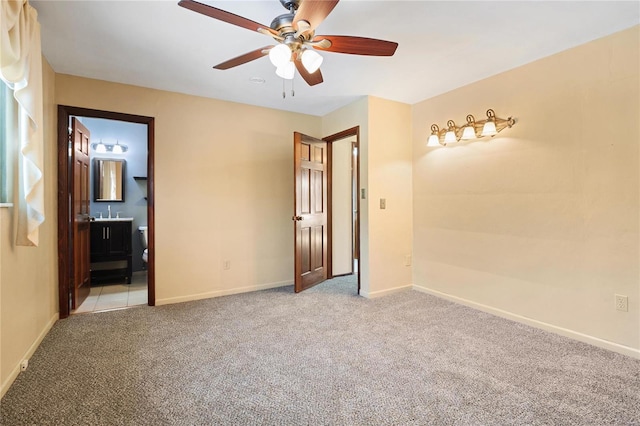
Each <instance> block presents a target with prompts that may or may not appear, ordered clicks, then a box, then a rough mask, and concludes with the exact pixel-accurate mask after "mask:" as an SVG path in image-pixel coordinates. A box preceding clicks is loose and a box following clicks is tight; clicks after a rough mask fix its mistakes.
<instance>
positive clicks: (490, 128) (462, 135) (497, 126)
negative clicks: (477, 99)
mask: <svg viewBox="0 0 640 426" xmlns="http://www.w3.org/2000/svg"><path fill="white" fill-rule="evenodd" d="M514 124H516V120H515V119H514V118H512V117H509V118H507V119H504V118H499V117H496V113H495V112H494V111H493V110H492V109H488V110H487V119H486V120H479V121H476V119H475V117H474V116H473V115H471V114H469V115H467V123H466V124H465V125H464V126H462V127H457V126H456V123H455V122H454V121H453V120H449V121H447V127H446V128H444V129H442V130H440V128H439V127H438V125H436V124H432V125H431V135H430V136H429V140H428V142H427V146H438V145H443V146H446V145H450V144H452V143H456V142H458V141H460V140H465V141H467V140H474V139H481V138H484V137H486V136H491V137H493V136H495V135H497V134H498V133H499V132H501V131H502V130H504V129H506V128H507V127H512V126H513V125H514Z"/></svg>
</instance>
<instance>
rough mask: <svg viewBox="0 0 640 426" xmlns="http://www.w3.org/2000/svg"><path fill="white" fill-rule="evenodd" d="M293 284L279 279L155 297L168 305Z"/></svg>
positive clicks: (157, 303)
mask: <svg viewBox="0 0 640 426" xmlns="http://www.w3.org/2000/svg"><path fill="white" fill-rule="evenodd" d="M288 285H293V282H291V281H280V282H276V283H268V284H258V285H251V286H246V287H238V288H232V289H228V290H216V291H208V292H206V293H198V294H190V295H188V296H179V297H168V298H166V299H156V306H159V305H170V304H173V303H182V302H192V301H194V300H202V299H211V298H213V297H220V296H230V295H232V294H240V293H248V292H250V291H259V290H268V289H270V288H277V287H285V286H288Z"/></svg>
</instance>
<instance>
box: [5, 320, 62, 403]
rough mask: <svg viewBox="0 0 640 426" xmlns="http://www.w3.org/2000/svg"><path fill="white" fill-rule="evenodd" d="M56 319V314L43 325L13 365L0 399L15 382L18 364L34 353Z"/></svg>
mask: <svg viewBox="0 0 640 426" xmlns="http://www.w3.org/2000/svg"><path fill="white" fill-rule="evenodd" d="M58 319H59V315H58V313H57V312H56V313H55V314H54V315H53V316H52V317H51V319H50V320H49V322H48V323H47V325H45V327H44V329H43V330H42V332H40V335H39V336H38V337H37V338H36V340H35V341H34V342H33V344H31V346H30V347H29V349H27V352H25V354H24V355H23V356H22V358H21V359H20V360H19V361H18V363H17V364H16V365H15V367H13V369H12V370H11V372H10V373H9V377H7V380H5V381H4V383H2V387H1V388H0V398H2V397H4V395H5V394H6V393H7V391H8V390H9V388H10V387H11V385H12V384H13V382H14V381H15V380H16V378H17V377H18V375H19V374H20V363H21V362H22V361H23V360H25V359H26V360H28V359H30V358H31V357H32V356H33V354H34V352H35V351H36V349H38V346H40V343H42V340H43V339H44V338H45V336H46V335H47V333H49V331H50V330H51V327H53V325H54V324H55V323H56V321H58Z"/></svg>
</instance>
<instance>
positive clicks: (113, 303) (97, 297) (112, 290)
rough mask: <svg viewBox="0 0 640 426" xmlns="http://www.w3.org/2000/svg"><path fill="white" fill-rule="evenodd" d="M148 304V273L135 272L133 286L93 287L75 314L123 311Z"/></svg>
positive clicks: (111, 285)
mask: <svg viewBox="0 0 640 426" xmlns="http://www.w3.org/2000/svg"><path fill="white" fill-rule="evenodd" d="M146 304H147V272H146V271H140V272H134V273H133V278H132V280H131V284H106V285H96V286H93V287H91V293H89V296H87V298H86V299H85V301H84V302H83V303H82V305H80V307H79V308H78V309H76V310H75V311H73V312H72V313H73V314H82V313H87V312H99V311H107V310H111V309H121V308H126V307H129V306H136V305H146Z"/></svg>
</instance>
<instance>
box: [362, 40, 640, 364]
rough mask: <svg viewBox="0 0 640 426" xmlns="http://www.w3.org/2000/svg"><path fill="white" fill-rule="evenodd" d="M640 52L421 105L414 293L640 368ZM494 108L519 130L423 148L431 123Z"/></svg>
mask: <svg viewBox="0 0 640 426" xmlns="http://www.w3.org/2000/svg"><path fill="white" fill-rule="evenodd" d="M639 39H640V34H639V31H638V27H635V28H632V29H630V30H626V31H623V32H621V33H618V34H614V35H612V36H609V37H606V38H603V39H600V40H596V41H594V42H591V43H588V44H586V45H583V46H580V47H577V48H574V49H571V50H568V51H565V52H562V53H559V54H557V55H554V56H551V57H548V58H545V59H542V60H539V61H536V62H534V63H531V64H528V65H525V66H523V67H520V68H517V69H515V70H512V71H509V72H506V73H503V74H500V75H498V76H495V77H492V78H488V79H486V80H482V81H480V82H477V83H474V84H472V85H469V86H466V87H462V88H459V89H457V90H454V91H452V92H449V93H447V94H444V95H442V96H438V97H436V98H433V99H429V100H426V101H424V102H421V103H419V104H416V105H414V107H413V123H414V127H413V128H414V133H413V149H414V178H413V184H414V284H415V285H416V286H417V287H418V288H422V289H425V290H427V291H432V292H436V293H437V294H444V295H449V296H452V297H455V298H458V300H460V301H463V302H465V303H468V304H471V305H473V306H476V307H480V308H482V309H486V310H489V311H491V312H494V313H498V314H501V315H505V316H511V317H512V318H516V319H519V320H522V321H525V322H530V323H533V324H535V325H538V326H541V327H544V328H549V329H552V330H554V331H556V332H560V333H563V334H568V335H571V336H572V337H575V338H578V339H582V340H586V341H589V342H591V343H595V344H600V345H603V346H606V347H609V348H613V349H615V350H619V351H621V352H624V353H629V354H631V355H634V356H637V355H639V354H640V351H639V349H640V334H639V333H640V331H639V329H640V310H639V302H640V299H639V280H638V278H639V276H638V274H639V254H640V251H639V234H638V225H639V223H638V218H639V205H638V200H639V189H640V188H639V175H638V170H639V168H638V166H639V149H638V141H639V140H640V133H639V125H638V117H640V109H639V99H640V93H639V90H638V85H639V84H638V82H639V72H638V68H639V65H638V64H639V58H638V51H639V43H638V40H639ZM488 108H493V109H494V110H495V111H496V113H497V115H498V116H501V117H506V116H509V115H513V116H514V117H516V118H517V120H518V122H517V124H516V125H515V126H514V127H513V128H512V129H507V130H505V131H503V132H502V133H500V134H499V135H498V136H496V137H495V138H494V139H491V140H489V141H481V142H473V143H461V144H460V146H455V147H447V148H427V147H426V146H425V145H426V141H427V137H428V135H429V126H430V125H431V124H432V123H437V124H439V125H442V124H444V123H446V120H447V119H454V120H456V121H457V122H463V121H464V119H465V117H466V115H467V114H470V113H471V114H474V115H475V116H476V117H477V118H481V117H483V116H484V112H485V111H486V110H487V109H488ZM372 260H373V259H372ZM616 293H617V294H623V295H627V296H628V298H629V312H619V311H616V310H615V309H614V294H616Z"/></svg>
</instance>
